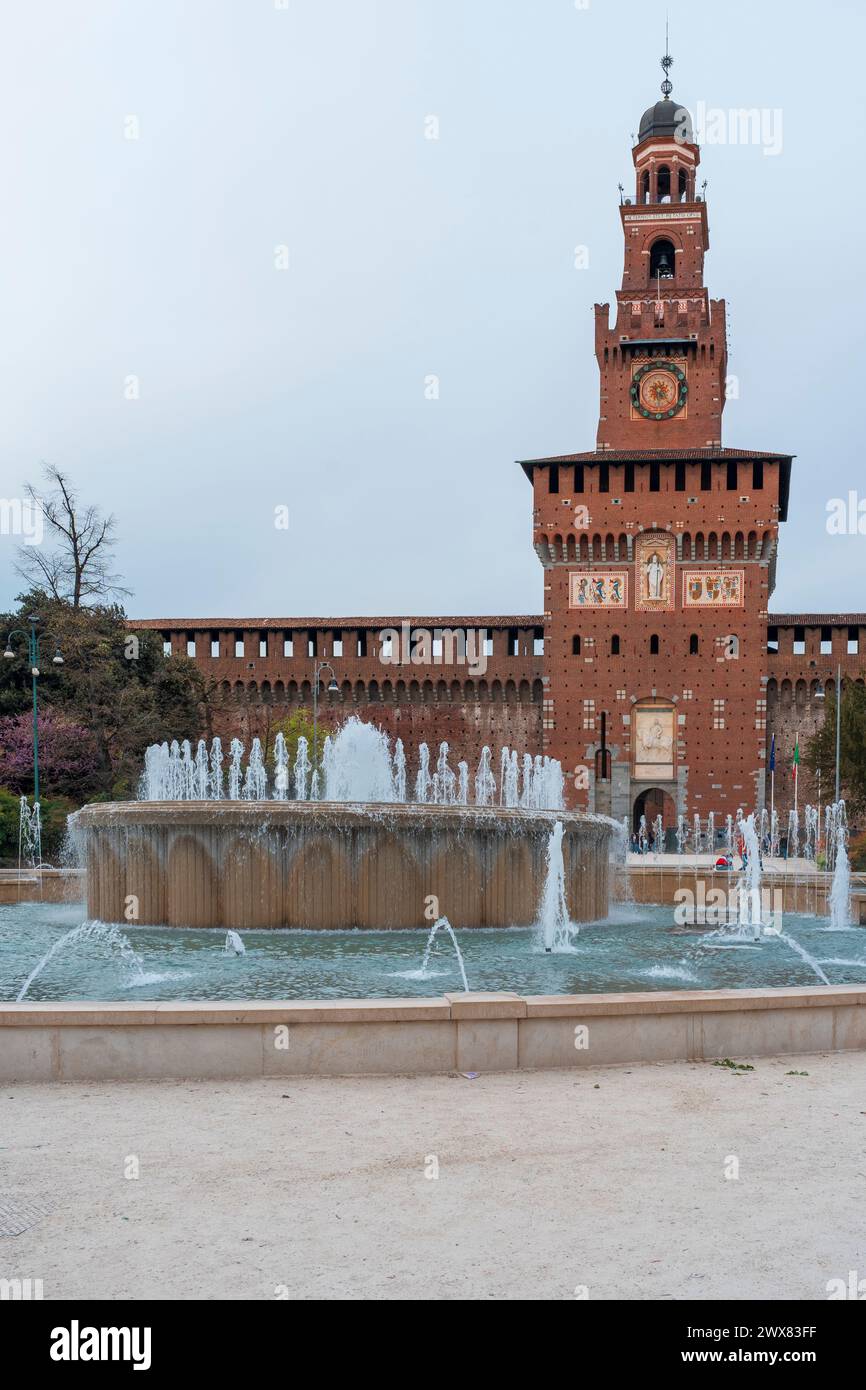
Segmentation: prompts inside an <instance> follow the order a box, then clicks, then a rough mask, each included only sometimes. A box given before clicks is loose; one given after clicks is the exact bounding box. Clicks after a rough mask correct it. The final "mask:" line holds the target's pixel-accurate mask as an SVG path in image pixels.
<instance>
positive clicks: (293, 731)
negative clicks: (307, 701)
mask: <svg viewBox="0 0 866 1390" xmlns="http://www.w3.org/2000/svg"><path fill="white" fill-rule="evenodd" d="M317 731H318V743H319V756H318V759H317V764H318V768H319V771H321V767H322V752H323V750H324V747H325V739H326V738H327V737H328V735H329V734H333V733H334V731H335V726H334V725H333V724H331V723H330V722H327V723H326V722H325V721H324V720H323V719H322V716H321V714H319V721H318V726H317ZM277 734H282V736H283V738H284V739H285V741H286V753H287V754H288V759H289V766H290V767H294V765H295V759H296V757H297V756H298V739H300V738H305V739H306V740H307V747H308V749H309V757H310V765H311V766H312V763H313V711H312V709H308V708H307V707H306V706H303V707H302V708H301V709H298V710H296V711H295V713H294V714H290V715H287V716H286V717H285V718H284V719H276V720H274V722H273V723H272V724H270V725H269V726H268V729H267V734H266V737H265V738H263V739H262V751H263V753H264V755H265V757H266V758H268V759H270V758H272V757H273V751H274V741H275V739H276V737H277Z"/></svg>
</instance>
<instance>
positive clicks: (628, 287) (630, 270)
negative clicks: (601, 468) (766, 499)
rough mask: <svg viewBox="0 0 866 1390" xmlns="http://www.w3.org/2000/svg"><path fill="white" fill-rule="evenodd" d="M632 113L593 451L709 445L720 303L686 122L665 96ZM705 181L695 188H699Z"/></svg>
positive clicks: (722, 356)
mask: <svg viewBox="0 0 866 1390" xmlns="http://www.w3.org/2000/svg"><path fill="white" fill-rule="evenodd" d="M672 64H673V59H672V58H671V57H670V54H669V53H667V52H666V53H665V56H664V58H663V59H662V67H663V69H664V72H665V79H664V81H663V83H662V100H661V101H657V102H656V103H655V105H654V106H651V107H649V109H648V110H647V111H645V112H644V114H643V116H642V117H641V122H640V127H639V131H638V140H637V144H636V145H635V146H634V149H633V150H632V158H633V161H634V170H635V183H634V197H633V198H630V197H624V196H621V207H620V218H621V222H622V232H623V239H624V242H625V255H624V264H623V275H622V287H621V288H620V289H619V290H618V291H617V295H616V301H617V302H616V316H615V320H614V323H613V326H611V324H610V305H609V304H597V305H596V306H595V355H596V360H597V361H598V367H599V373H600V386H601V401H600V409H599V421H598V434H597V440H596V442H597V447H598V448H599V449H661V448H676V449H682V448H710V449H712V448H718V447H720V445H721V442H722V439H721V436H722V410H723V408H724V404H725V377H726V373H727V336H726V331H725V302H724V300H723V299H710V297H709V294H708V292H707V289H706V287H705V285H704V256H705V255H706V252H707V250H708V249H709V244H710V239H709V226H708V221H707V205H706V201H705V198H704V194H703V192H698V189H697V178H698V166H699V164H700V159H701V153H700V149H699V148H698V146H697V145H696V144H695V141H694V133H693V130H692V120H691V116H690V115H689V113H688V111H687V110H686V108H685V107H683V106H680V105H679V104H678V103H677V102H675V101H673V100H672V98H671V92H672V90H673V84H672V83H671V80H670V75H669V74H670V68H671V66H672ZM705 187H706V185H704V188H705Z"/></svg>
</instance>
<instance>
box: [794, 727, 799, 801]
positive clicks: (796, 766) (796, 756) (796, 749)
mask: <svg viewBox="0 0 866 1390" xmlns="http://www.w3.org/2000/svg"><path fill="white" fill-rule="evenodd" d="M799 790H800V735H799V734H798V735H797V741H796V743H795V744H794V815H795V816H796V815H798V812H797V793H798V792H799Z"/></svg>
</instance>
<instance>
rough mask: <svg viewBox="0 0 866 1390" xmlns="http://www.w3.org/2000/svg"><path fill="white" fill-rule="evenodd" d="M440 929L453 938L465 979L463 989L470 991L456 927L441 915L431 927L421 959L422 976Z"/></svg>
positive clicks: (455, 952) (461, 976)
mask: <svg viewBox="0 0 866 1390" xmlns="http://www.w3.org/2000/svg"><path fill="white" fill-rule="evenodd" d="M440 931H445V932H447V933H448V935H449V937H450V938H451V945H452V946H453V947H454V954H455V956H456V957H457V965H458V968H459V970H460V978H461V980H462V981H463V991H464V993H465V994H468V993H469V981H468V980H467V979H466V965H465V963H464V960H463V953H462V951H461V950H460V947H459V945H458V944H457V937H456V936H455V935H454V928H453V927H452V925H451V923H450V922H449V921H448V918H447V917H439V918H438V919H437V920H436V921H435V922H434V923H433V926H432V927H431V928H430V935H429V936H428V938H427V945H426V946H425V948H424V959H423V960H422V961H421V972H420V973H421V977H422V978H423V976H425V975H426V973H427V967H428V965H429V963H430V953H431V952H432V950H433V943H434V942H435V940H436V937H437V936H438V935H439V932H440Z"/></svg>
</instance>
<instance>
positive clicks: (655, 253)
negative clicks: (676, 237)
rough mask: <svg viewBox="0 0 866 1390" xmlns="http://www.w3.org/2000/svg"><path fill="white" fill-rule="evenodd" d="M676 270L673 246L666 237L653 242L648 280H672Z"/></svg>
mask: <svg viewBox="0 0 866 1390" xmlns="http://www.w3.org/2000/svg"><path fill="white" fill-rule="evenodd" d="M675 268H676V257H675V254H674V244H673V242H672V241H668V240H667V238H666V237H661V238H660V239H659V240H658V241H654V242H653V244H652V249H651V251H650V279H651V280H655V279H657V278H658V279H661V280H673V278H674V270H675Z"/></svg>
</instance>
